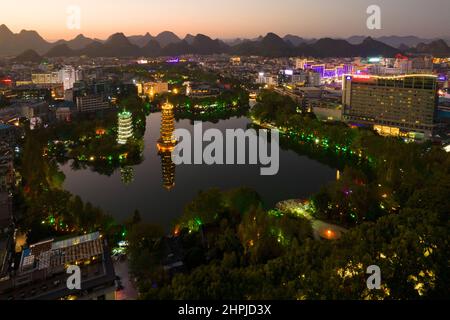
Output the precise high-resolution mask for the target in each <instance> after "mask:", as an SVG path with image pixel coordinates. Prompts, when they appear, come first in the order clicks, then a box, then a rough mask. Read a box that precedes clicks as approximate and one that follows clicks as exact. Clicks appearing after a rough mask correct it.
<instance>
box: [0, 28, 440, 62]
mask: <svg viewBox="0 0 450 320" xmlns="http://www.w3.org/2000/svg"><path fill="white" fill-rule="evenodd" d="M419 40H424V39H420V38H418V37H414V36H406V37H404V36H402V37H398V36H389V37H380V38H370V37H363V36H354V37H351V38H349V39H348V40H345V39H332V38H322V39H305V38H302V37H299V36H296V35H292V34H288V35H286V36H284V37H283V38H281V37H280V36H278V35H276V34H275V33H268V34H267V35H265V36H259V37H257V38H254V39H233V40H228V41H222V40H219V39H211V38H210V37H208V36H206V35H204V34H197V35H195V36H194V35H191V34H188V35H186V37H185V38H184V39H183V40H181V39H180V38H179V37H178V36H177V35H176V34H174V33H173V32H170V31H164V32H161V33H160V34H158V35H157V36H155V37H153V36H152V35H151V34H150V33H146V34H145V35H135V36H130V37H126V36H125V35H124V34H123V33H120V32H119V33H115V34H113V35H112V36H110V37H109V38H108V39H107V40H98V39H91V38H88V37H85V36H84V35H82V34H80V35H78V36H77V37H75V38H74V39H72V40H69V41H66V40H60V41H57V42H54V43H50V42H47V41H46V40H44V39H43V38H42V37H41V36H40V35H39V34H38V33H37V32H36V31H26V30H22V31H21V32H20V33H17V34H16V33H13V32H11V30H9V29H8V27H7V26H5V25H1V26H0V55H3V56H5V55H10V56H18V55H20V54H22V53H24V52H25V51H27V50H33V51H35V52H36V53H37V54H38V55H45V56H47V57H65V56H80V55H87V56H90V57H99V56H105V57H114V56H117V57H127V56H128V57H138V56H155V57H156V56H161V55H167V56H173V55H181V54H213V53H230V54H237V55H261V56H267V57H287V56H313V57H352V56H373V55H383V56H394V55H395V54H397V53H399V52H410V53H420V54H422V53H424V54H425V53H427V54H435V55H448V44H447V43H446V42H445V41H444V40H434V41H427V40H426V39H425V40H426V41H422V42H419V43H417V44H416V42H417V41H419ZM28 54H30V57H31V53H30V52H29V53H28ZM35 58H36V57H35Z"/></svg>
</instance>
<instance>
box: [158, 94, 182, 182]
mask: <svg viewBox="0 0 450 320" xmlns="http://www.w3.org/2000/svg"><path fill="white" fill-rule="evenodd" d="M161 109H162V110H161V137H160V138H159V140H158V150H159V155H160V157H161V165H162V175H163V186H164V188H166V189H167V190H171V189H172V188H173V187H174V186H175V164H174V163H173V161H172V152H173V150H174V149H175V146H176V145H177V141H176V139H175V137H174V132H175V116H174V113H173V105H171V104H170V103H169V102H166V103H165V104H164V105H163V106H162V108H161Z"/></svg>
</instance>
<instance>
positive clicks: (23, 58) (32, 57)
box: [14, 50, 42, 63]
mask: <svg viewBox="0 0 450 320" xmlns="http://www.w3.org/2000/svg"><path fill="white" fill-rule="evenodd" d="M14 61H15V62H19V63H24V62H34V63H39V62H41V61H42V57H41V56H40V55H39V54H37V52H36V51H34V50H26V51H24V52H23V53H21V54H20V55H18V56H17V57H16V58H15V59H14Z"/></svg>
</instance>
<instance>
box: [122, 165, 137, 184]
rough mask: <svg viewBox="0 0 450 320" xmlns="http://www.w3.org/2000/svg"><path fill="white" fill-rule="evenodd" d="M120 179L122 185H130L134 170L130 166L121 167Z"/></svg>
mask: <svg viewBox="0 0 450 320" xmlns="http://www.w3.org/2000/svg"><path fill="white" fill-rule="evenodd" d="M120 179H121V180H122V183H123V184H124V185H129V184H132V183H133V181H134V168H133V167H131V166H125V167H121V168H120Z"/></svg>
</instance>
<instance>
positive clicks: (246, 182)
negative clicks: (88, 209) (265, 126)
mask: <svg viewBox="0 0 450 320" xmlns="http://www.w3.org/2000/svg"><path fill="white" fill-rule="evenodd" d="M160 122H161V115H160V114H159V113H156V114H151V115H149V116H148V117H147V122H146V132H145V137H144V142H145V151H144V161H143V162H142V163H141V164H140V165H137V166H134V167H132V170H131V172H129V173H128V174H130V173H131V174H132V175H133V179H132V181H131V182H130V183H129V184H124V183H123V182H122V177H121V172H120V170H117V171H116V172H115V173H114V174H113V175H112V176H110V177H108V176H104V175H100V174H98V173H96V172H93V171H91V170H89V169H85V170H73V169H72V168H71V166H70V163H68V164H66V165H63V166H61V170H62V171H63V172H64V174H65V175H66V180H65V183H64V187H65V188H66V189H67V190H68V191H70V192H72V193H73V194H76V195H79V196H80V197H81V198H82V199H83V200H84V201H89V202H91V203H92V204H93V205H95V206H98V207H101V208H102V209H103V210H105V211H106V212H109V213H110V214H112V215H113V216H114V217H115V218H116V219H117V220H118V221H123V220H124V219H126V218H128V217H129V216H130V215H131V214H132V213H133V212H134V210H136V209H137V210H139V212H140V214H141V216H142V218H143V219H144V220H145V221H146V222H150V223H157V224H160V225H162V226H164V227H165V228H170V227H171V226H172V223H173V221H174V219H176V218H177V217H179V216H180V215H181V214H182V212H183V208H184V206H185V205H186V204H187V203H188V202H189V201H190V200H192V199H193V198H194V197H195V195H196V194H197V193H198V192H199V191H200V190H208V189H210V188H213V187H216V188H220V189H223V190H227V189H231V188H236V187H240V186H247V187H250V188H253V189H255V190H256V191H257V192H258V193H259V194H260V195H261V197H262V198H263V199H264V203H265V205H266V206H269V207H270V206H274V205H275V204H276V203H277V202H278V201H282V200H286V199H292V198H305V197H308V196H310V195H311V194H313V193H315V192H317V191H319V190H320V188H321V187H322V186H323V185H325V184H327V183H329V182H331V181H333V180H334V179H335V177H336V169H333V168H331V167H329V166H327V165H324V164H322V163H320V162H318V161H316V160H313V159H310V158H308V157H307V156H301V155H299V154H297V153H295V152H294V151H289V150H282V149H280V170H279V172H278V174H277V175H275V176H261V175H260V166H259V165H256V166H253V165H231V166H230V165H222V166H220V165H214V166H208V165H180V166H177V167H176V168H175V186H174V187H173V188H172V189H171V190H170V191H168V190H166V189H165V188H164V187H163V175H162V160H161V157H160V156H159V155H158V150H157V147H156V144H157V140H158V139H159V137H160ZM248 124H249V120H248V119H247V118H245V117H241V118H231V119H228V120H221V121H219V122H218V123H210V122H205V123H203V130H206V129H209V128H217V129H219V130H221V131H222V132H225V130H226V129H236V128H242V129H246V128H247V126H248ZM175 126H176V128H185V129H188V130H189V131H191V133H192V134H193V123H192V122H191V121H190V120H180V121H179V122H177V123H176V124H175Z"/></svg>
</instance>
